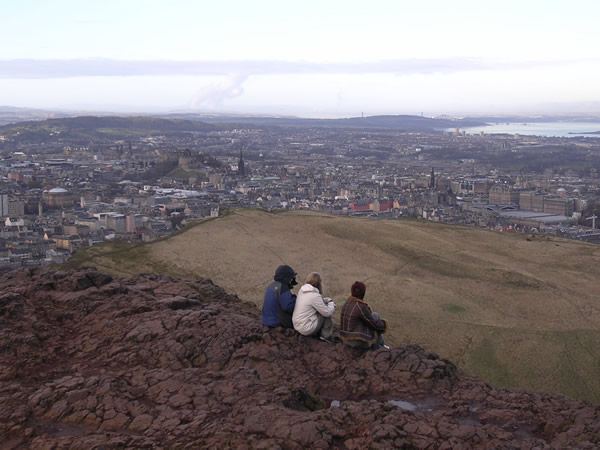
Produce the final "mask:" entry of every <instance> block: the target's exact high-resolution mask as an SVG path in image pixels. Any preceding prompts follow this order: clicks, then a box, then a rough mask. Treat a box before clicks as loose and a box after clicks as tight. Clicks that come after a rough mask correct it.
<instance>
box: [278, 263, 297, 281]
mask: <svg viewBox="0 0 600 450" xmlns="http://www.w3.org/2000/svg"><path fill="white" fill-rule="evenodd" d="M296 275H297V274H296V272H295V271H294V269H292V268H291V267H290V266H279V267H278V268H277V270H276V271H275V276H274V277H273V278H274V279H275V281H279V282H281V283H284V284H286V285H288V284H292V285H296V284H298V282H297V281H296Z"/></svg>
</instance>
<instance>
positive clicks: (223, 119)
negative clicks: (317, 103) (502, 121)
mask: <svg viewBox="0 0 600 450" xmlns="http://www.w3.org/2000/svg"><path fill="white" fill-rule="evenodd" d="M160 117H167V118H182V119H189V120H193V119H199V120H202V121H204V122H209V123H239V124H251V125H257V126H285V127H303V128H315V127H317V128H318V127H323V128H356V129H385V130H397V131H407V132H410V131H413V132H414V131H422V132H426V131H427V132H431V131H434V130H440V129H444V128H456V127H459V128H462V127H475V126H484V125H487V124H486V123H485V122H483V121H481V120H476V119H437V118H430V117H421V116H410V115H386V116H368V117H351V118H346V119H305V118H299V117H261V116H227V115H223V116H221V115H196V114H193V113H192V114H190V113H182V114H167V115H161V116H160Z"/></svg>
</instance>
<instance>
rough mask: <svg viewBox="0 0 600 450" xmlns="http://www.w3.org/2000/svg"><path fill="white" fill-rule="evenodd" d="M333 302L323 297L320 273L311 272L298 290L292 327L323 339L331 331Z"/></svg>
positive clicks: (302, 332)
mask: <svg viewBox="0 0 600 450" xmlns="http://www.w3.org/2000/svg"><path fill="white" fill-rule="evenodd" d="M334 311H335V303H333V300H331V299H330V298H329V297H323V283H322V280H321V275H319V274H318V273H316V272H313V273H311V274H310V275H308V277H307V278H306V282H305V284H304V285H303V286H302V287H301V288H300V290H299V291H298V296H297V298H296V307H295V308H294V314H293V315H292V323H293V324H294V329H295V330H296V331H297V332H298V333H300V334H302V335H304V336H320V337H322V338H324V339H328V338H330V337H331V334H332V333H333V321H332V320H331V316H332V315H333V313H334Z"/></svg>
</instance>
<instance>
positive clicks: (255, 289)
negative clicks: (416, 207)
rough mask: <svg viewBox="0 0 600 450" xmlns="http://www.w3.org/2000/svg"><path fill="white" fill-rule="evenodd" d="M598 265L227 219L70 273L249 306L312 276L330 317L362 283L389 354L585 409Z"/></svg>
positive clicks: (540, 242)
mask: <svg viewBox="0 0 600 450" xmlns="http://www.w3.org/2000/svg"><path fill="white" fill-rule="evenodd" d="M599 262H600V247H599V246H595V245H592V244H585V243H581V242H577V241H569V240H562V239H558V238H554V237H547V236H541V235H535V236H533V235H526V234H509V233H494V232H489V231H485V230H479V229H475V228H469V227H460V226H451V225H443V224H435V223H432V222H425V221H416V220H395V221H380V220H370V219H358V218H340V217H332V216H326V215H320V214H314V213H292V212H282V213H277V214H269V213H266V212H262V211H257V210H236V211H234V212H233V213H231V214H229V215H227V216H224V217H219V218H217V219H212V220H207V221H205V222H202V223H199V224H197V225H196V226H193V227H191V228H189V229H188V230H186V231H185V232H183V233H180V234H178V235H176V236H173V237H170V238H168V239H165V240H161V241H157V242H154V243H151V244H147V245H141V246H131V245H127V244H123V243H117V242H115V243H111V244H108V245H101V246H95V247H92V248H89V249H87V250H85V251H82V252H80V253H77V254H76V255H75V258H74V259H73V260H72V262H71V263H70V264H71V265H74V266H77V265H83V266H86V265H94V266H96V267H98V268H99V269H100V270H103V271H108V272H112V273H115V274H136V273H139V272H146V273H152V272H157V273H166V274H171V275H178V276H184V277H186V278H189V279H195V278H202V277H210V278H211V279H213V280H214V281H215V282H216V283H218V284H219V285H221V286H223V287H224V288H226V289H227V290H228V291H229V292H231V293H234V294H237V295H238V296H239V297H240V298H242V299H244V300H248V301H252V302H254V303H256V304H257V305H260V304H261V303H262V296H263V292H264V288H265V286H266V285H267V284H268V283H269V282H270V280H271V279H272V276H273V272H274V270H275V268H276V267H277V266H278V265H280V264H283V263H285V264H290V265H291V266H292V267H294V269H295V270H296V271H297V272H298V278H299V280H300V281H302V280H303V279H304V277H306V275H307V274H308V273H310V272H312V271H318V272H320V273H321V274H322V275H323V278H324V284H325V292H326V294H327V295H328V296H331V297H333V298H334V300H335V301H336V302H337V304H338V313H337V314H339V310H340V309H341V308H340V307H341V305H342V304H343V302H344V299H345V298H347V296H348V295H349V290H350V286H351V284H352V283H353V282H354V281H356V280H362V281H364V282H365V283H366V285H367V296H366V300H367V301H368V302H369V303H370V304H371V305H372V306H373V308H374V310H376V311H379V312H380V313H382V315H383V316H384V317H386V318H387V319H388V320H389V321H390V324H391V326H390V332H389V334H388V337H387V338H388V340H389V342H390V343H391V344H392V345H406V344H413V343H415V344H419V345H422V346H423V347H425V348H426V349H427V350H429V351H433V352H435V353H438V354H440V355H441V356H442V357H444V358H448V359H450V360H452V361H453V362H455V363H456V364H457V365H459V366H460V367H462V368H464V369H465V370H466V371H467V372H469V373H472V374H475V375H477V376H479V377H481V378H483V379H485V380H489V381H490V382H492V383H494V384H495V385H498V386H505V387H528V388H533V389H536V390H544V391H552V392H560V393H563V394H567V395H569V396H571V397H574V398H578V399H585V400H591V401H595V402H599V401H600V366H598V361H600V351H599V350H598V349H599V348H600V304H598V298H597V293H598V292H599V291H600V264H599ZM336 320H338V321H339V317H338V318H336Z"/></svg>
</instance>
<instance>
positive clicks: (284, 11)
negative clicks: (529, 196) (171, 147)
mask: <svg viewBox="0 0 600 450" xmlns="http://www.w3.org/2000/svg"><path fill="white" fill-rule="evenodd" d="M1 11H2V14H1V15H0V20H1V26H0V40H1V42H2V45H1V46H0V105H10V106H23V107H37V108H62V109H72V108H77V109H90V110H114V111H132V112H134V111H151V110H156V111H166V110H196V111H199V112H234V113H235V112H239V113H270V114H296V115H301V116H316V117H335V116H357V115H360V114H361V113H364V114H365V115H373V114H390V113H391V114H420V113H421V112H423V113H424V114H425V115H436V114H444V113H446V114H466V113H511V112H515V113H518V112H521V113H535V112H541V113H545V112H552V113H560V112H563V113H568V112H600V82H598V80H600V50H598V49H599V48H600V26H598V18H599V17H600V1H598V0H589V1H588V0H573V1H571V2H566V1H564V0H561V1H557V0H545V1H536V0H525V1H523V0H520V1H510V0H504V1H502V2H498V1H495V2H492V1H487V0H478V1H467V0H455V1H447V0H445V1H433V0H430V1H428V0H420V1H418V0H414V1H411V2H408V1H403V0H391V1H387V0H382V1H377V0H371V1H368V2H367V1H364V0H361V1H353V0H343V1H337V0H327V1H326V0H319V1H312V0H302V1H294V2H292V1H285V0H278V1H266V0H244V1H234V0H211V1H203V0H194V1H187V0H169V1H166V0H165V1H154V0H143V1H137V0H102V1H100V0H98V1H94V0H52V1H48V0H19V1H5V2H3V5H2V10H1Z"/></svg>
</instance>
